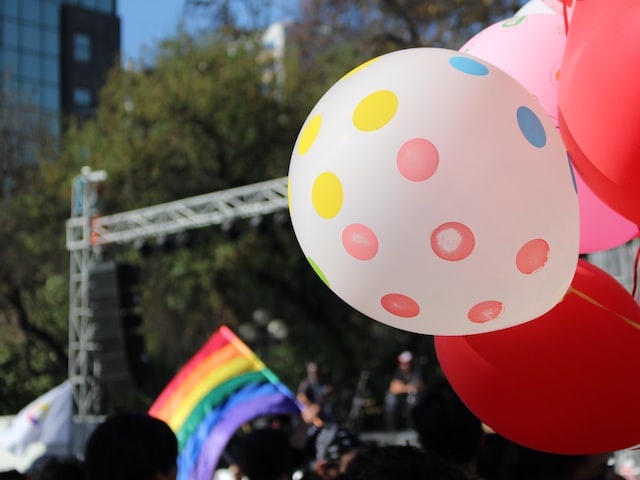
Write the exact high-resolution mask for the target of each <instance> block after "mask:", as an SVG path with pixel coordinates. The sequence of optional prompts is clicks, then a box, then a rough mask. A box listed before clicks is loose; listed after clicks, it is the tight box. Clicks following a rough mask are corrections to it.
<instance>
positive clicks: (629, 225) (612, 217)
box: [573, 169, 640, 253]
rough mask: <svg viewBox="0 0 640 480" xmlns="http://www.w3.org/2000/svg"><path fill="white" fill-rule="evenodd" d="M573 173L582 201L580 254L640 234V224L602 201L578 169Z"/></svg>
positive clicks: (616, 243) (614, 245) (616, 245)
mask: <svg viewBox="0 0 640 480" xmlns="http://www.w3.org/2000/svg"><path fill="white" fill-rule="evenodd" d="M573 175H574V179H575V181H576V189H577V190H578V202H579V204H580V253H592V252H598V251H601V250H609V249H610V248H615V247H619V246H620V245H622V244H623V243H626V242H627V241H629V240H631V239H632V238H636V237H638V236H639V234H640V231H639V230H638V226H637V225H635V224H634V223H633V222H631V221H629V220H627V219H626V218H624V217H623V216H622V215H620V214H619V213H617V212H616V211H615V210H613V209H611V207H609V206H608V205H607V204H606V203H604V202H603V201H602V200H600V199H599V198H598V196H597V195H596V194H595V193H593V191H592V190H591V189H590V188H589V186H588V185H587V184H586V183H585V182H584V180H583V179H582V177H581V176H580V174H579V173H578V172H577V171H576V170H575V169H574V170H573Z"/></svg>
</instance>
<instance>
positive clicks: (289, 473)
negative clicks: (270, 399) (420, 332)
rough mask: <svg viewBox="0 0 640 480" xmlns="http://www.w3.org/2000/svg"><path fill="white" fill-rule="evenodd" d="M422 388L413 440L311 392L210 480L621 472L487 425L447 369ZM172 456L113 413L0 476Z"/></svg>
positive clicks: (558, 478)
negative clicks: (351, 416) (76, 453)
mask: <svg viewBox="0 0 640 480" xmlns="http://www.w3.org/2000/svg"><path fill="white" fill-rule="evenodd" d="M403 359H404V360H407V359H408V356H407V355H404V357H403ZM313 367H316V366H312V369H313ZM312 377H313V376H312ZM312 380H315V377H314V378H312ZM305 383H308V382H305ZM307 387H308V385H306V386H305V385H303V388H301V391H304V390H305V388H307ZM307 391H308V390H307ZM420 393H421V394H420V396H419V398H417V399H416V402H415V403H414V404H413V405H411V408H410V409H409V410H408V413H407V414H408V418H407V419H406V420H407V421H408V424H407V425H409V426H410V427H409V428H411V429H412V431H413V432H414V433H415V437H414V438H415V439H416V441H415V442H413V443H407V442H405V443H403V444H394V443H384V442H380V441H378V440H371V439H370V438H369V439H367V438H366V437H365V435H363V434H362V433H359V432H356V431H354V430H352V429H350V428H347V427H346V426H345V425H342V424H340V423H339V422H336V421H335V419H334V418H333V417H332V416H328V415H327V414H325V415H322V414H321V413H320V412H322V410H321V409H318V408H316V406H313V405H314V402H313V401H310V402H309V404H308V405H312V408H313V410H314V415H311V416H305V415H301V416H300V417H299V418H297V417H295V418H292V417H291V416H286V415H281V416H273V417H269V418H261V419H257V420H256V421H254V422H252V423H251V425H248V426H247V428H243V429H240V430H239V431H238V432H237V434H236V436H234V438H233V439H232V440H231V441H230V442H229V444H228V445H227V450H226V451H225V454H224V455H223V461H221V463H220V464H219V465H218V470H217V471H216V474H215V475H214V478H213V480H333V479H336V480H365V479H366V480H397V479H424V480H625V479H624V478H623V477H621V476H620V475H618V474H617V473H616V472H615V470H614V465H613V462H612V458H613V457H612V455H611V453H612V452H603V453H601V454H597V455H559V454H551V453H546V452H539V451H536V450H532V449H529V448H527V447H524V446H522V445H518V444H515V443H513V442H511V441H509V440H508V439H506V438H504V437H502V436H500V435H498V434H496V433H494V432H492V431H491V430H489V429H487V428H486V427H485V426H484V425H483V424H482V422H481V421H480V420H479V419H478V418H477V417H475V415H474V414H473V413H472V412H471V411H470V410H469V409H468V408H467V407H466V406H465V404H464V403H463V402H462V401H461V400H460V398H459V397H458V395H457V394H456V393H455V391H454V390H453V389H452V388H451V386H450V385H449V383H448V382H447V381H446V379H444V378H441V379H437V380H434V381H432V382H430V383H429V384H421V386H420ZM316 400H317V399H316ZM315 405H317V404H315ZM318 420H321V421H318ZM177 457H178V444H177V439H176V436H175V434H174V432H173V431H172V430H171V429H170V428H169V426H168V425H167V424H166V423H165V422H163V421H161V420H158V419H156V418H154V417H151V416H150V415H148V414H146V413H119V414H117V415H112V416H110V417H108V418H107V419H106V420H105V421H104V422H103V423H101V424H100V425H98V426H97V427H96V429H95V430H94V431H93V432H92V434H91V435H90V437H89V439H88V441H87V443H86V445H85V450H84V454H83V456H82V458H78V457H73V456H51V455H45V456H43V457H41V458H40V459H38V460H37V461H35V462H34V463H33V464H32V466H31V467H30V468H29V469H27V470H26V471H25V472H19V471H16V470H12V471H6V472H0V480H63V479H65V480H112V479H118V480H175V479H176V477H177V473H178V468H179V465H178V464H177Z"/></svg>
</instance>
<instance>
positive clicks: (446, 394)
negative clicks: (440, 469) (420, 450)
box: [411, 379, 484, 465]
mask: <svg viewBox="0 0 640 480" xmlns="http://www.w3.org/2000/svg"><path fill="white" fill-rule="evenodd" d="M411 417H412V421H413V427H414V429H415V431H416V433H417V434H418V439H419V440H420V443H421V444H422V446H423V447H424V448H426V449H427V450H433V451H435V452H437V453H438V454H440V456H442V457H443V458H444V459H445V460H447V461H449V462H451V463H454V464H458V465H461V464H465V463H468V462H471V461H475V458H476V456H477V455H478V452H479V449H480V446H481V444H482V439H483V437H484V431H483V430H482V422H481V421H480V420H479V419H478V418H477V417H476V416H475V415H474V414H473V413H472V412H471V411H470V410H469V408H467V406H466V405H465V404H464V403H463V402H462V400H460V397H458V395H457V394H456V392H455V391H454V390H453V388H451V385H450V384H449V382H448V381H447V380H446V379H442V380H439V381H437V382H435V383H433V384H432V385H431V386H430V387H429V388H428V389H427V391H426V393H425V395H424V397H423V398H422V399H421V400H420V401H419V402H418V404H417V405H416V406H415V407H414V408H413V410H412V411H411Z"/></svg>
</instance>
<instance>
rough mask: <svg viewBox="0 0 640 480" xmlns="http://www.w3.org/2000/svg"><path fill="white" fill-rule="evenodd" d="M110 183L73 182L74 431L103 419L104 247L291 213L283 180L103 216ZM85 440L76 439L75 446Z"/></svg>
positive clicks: (69, 230) (98, 178) (85, 174)
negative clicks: (97, 304) (98, 268)
mask: <svg viewBox="0 0 640 480" xmlns="http://www.w3.org/2000/svg"><path fill="white" fill-rule="evenodd" d="M106 178H107V173H106V172H105V171H102V170H100V171H93V170H91V169H90V168H89V167H83V169H82V170H81V173H80V175H78V176H77V177H76V178H75V179H74V181H73V186H72V204H71V218H69V219H68V220H67V222H66V248H67V250H68V251H69V253H70V267H69V380H70V382H71V384H72V387H73V403H74V405H73V408H74V410H73V411H74V429H75V430H78V429H80V430H82V426H86V425H90V424H93V423H96V421H97V420H98V419H100V418H102V414H103V412H101V411H100V388H99V384H98V382H97V379H96V375H95V374H94V371H95V372H97V369H98V368H99V366H97V365H96V363H95V362H96V360H95V355H94V354H95V350H96V345H95V343H94V341H93V333H94V324H93V322H92V313H91V308H90V305H89V270H90V269H91V267H92V266H93V265H94V264H95V262H96V261H97V260H99V259H100V256H101V252H102V249H103V247H104V246H106V245H112V244H127V243H131V242H135V241H137V240H144V239H149V238H158V237H162V236H166V235H170V234H176V233H179V232H183V231H186V230H190V229H195V228H202V227H207V226H211V225H224V224H226V223H228V222H232V221H233V220H235V219H238V218H251V217H259V216H261V215H267V214H270V213H274V212H277V211H279V210H283V209H286V208H287V177H282V178H278V179H275V180H269V181H265V182H260V183H255V184H251V185H245V186H241V187H237V188H231V189H229V190H223V191H219V192H213V193H209V194H204V195H199V196H195V197H190V198H185V199H182V200H177V201H174V202H168V203H163V204H159V205H154V206H150V207H147V208H141V209H137V210H131V211H127V212H122V213H117V214H113V215H104V216H102V215H100V212H99V209H98V206H97V203H98V201H97V200H98V199H97V197H98V194H99V190H100V187H101V184H102V183H103V182H104V181H105V180H106ZM85 431H86V429H85ZM80 436H82V435H80ZM84 440H86V439H85V438H81V439H79V440H78V439H74V443H79V442H80V443H81V442H83V441H84Z"/></svg>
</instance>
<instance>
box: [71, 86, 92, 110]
mask: <svg viewBox="0 0 640 480" xmlns="http://www.w3.org/2000/svg"><path fill="white" fill-rule="evenodd" d="M73 104H74V105H75V106H76V107H77V108H79V109H87V108H91V106H92V105H93V93H92V92H91V89H90V88H85V87H76V88H74V89H73Z"/></svg>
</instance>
